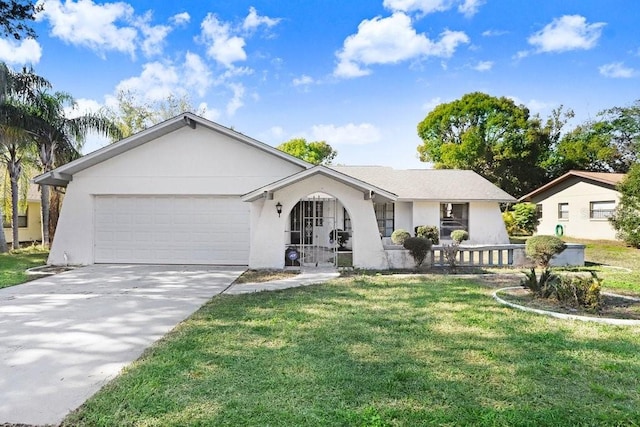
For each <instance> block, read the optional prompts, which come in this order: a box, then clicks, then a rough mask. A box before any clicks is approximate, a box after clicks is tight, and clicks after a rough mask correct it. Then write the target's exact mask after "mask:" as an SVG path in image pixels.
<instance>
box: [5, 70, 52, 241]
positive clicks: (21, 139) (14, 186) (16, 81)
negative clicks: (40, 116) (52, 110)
mask: <svg viewBox="0 0 640 427" xmlns="http://www.w3.org/2000/svg"><path fill="white" fill-rule="evenodd" d="M0 68H1V69H0V75H1V76H2V78H1V79H0V81H1V82H2V83H3V85H2V88H1V90H0V93H1V95H0V100H1V103H0V162H2V164H4V166H5V167H6V169H7V172H8V175H9V181H10V187H11V228H12V239H13V248H14V249H17V248H19V246H20V240H19V238H18V231H19V230H18V227H19V224H18V213H19V201H20V194H19V180H20V179H21V178H23V171H24V166H25V163H27V164H28V163H30V161H31V160H32V159H33V156H32V154H33V152H34V151H33V150H32V148H33V144H32V142H33V140H32V137H31V135H30V134H29V131H28V129H30V128H31V127H32V126H34V125H35V119H34V118H33V117H32V116H31V115H30V114H29V111H28V110H29V103H30V102H32V101H33V99H34V94H35V91H36V90H38V89H39V88H41V87H45V86H47V85H48V84H49V82H48V81H47V80H45V79H44V78H42V77H40V76H37V75H36V74H34V73H33V71H32V70H26V69H24V70H23V71H22V72H20V73H16V72H13V71H12V70H10V69H9V68H7V67H6V65H4V64H2V65H1V66H0ZM0 213H1V212H0ZM2 240H3V241H4V233H2ZM4 243H5V246H6V242H4ZM0 246H2V242H0Z"/></svg>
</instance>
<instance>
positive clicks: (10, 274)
mask: <svg viewBox="0 0 640 427" xmlns="http://www.w3.org/2000/svg"><path fill="white" fill-rule="evenodd" d="M47 255H48V251H46V250H43V249H38V248H28V249H23V250H18V251H16V252H14V253H6V254H0V289H1V288H6V287H8V286H13V285H17V284H20V283H24V282H26V281H28V280H31V279H33V278H35V276H29V275H27V274H26V273H25V270H26V269H27V268H31V267H36V266H39V265H44V264H46V262H47Z"/></svg>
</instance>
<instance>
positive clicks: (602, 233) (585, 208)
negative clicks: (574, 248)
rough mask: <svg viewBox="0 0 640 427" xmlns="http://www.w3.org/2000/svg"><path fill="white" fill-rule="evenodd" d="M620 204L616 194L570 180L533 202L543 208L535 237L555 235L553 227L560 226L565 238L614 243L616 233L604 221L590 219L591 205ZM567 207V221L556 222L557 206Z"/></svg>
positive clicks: (599, 187) (609, 190)
mask: <svg viewBox="0 0 640 427" xmlns="http://www.w3.org/2000/svg"><path fill="white" fill-rule="evenodd" d="M608 200H614V201H615V202H616V204H617V203H618V201H619V200H620V193H618V192H617V191H616V190H614V189H611V188H607V187H603V186H600V185H596V184H592V183H590V182H585V181H581V180H580V179H578V178H570V179H568V180H567V181H565V182H564V183H560V184H559V185H557V186H555V187H554V188H552V189H550V190H549V191H546V192H544V193H542V194H540V195H538V196H536V197H535V198H533V200H532V202H533V203H536V204H541V205H542V219H541V220H540V224H539V225H538V229H537V234H555V231H556V226H557V225H562V227H563V229H564V235H565V236H571V237H577V238H582V239H604V240H615V239H616V233H615V230H614V229H613V227H612V226H611V224H610V223H609V221H608V220H607V219H591V218H590V217H589V209H590V202H603V201H608ZM559 203H568V204H569V218H568V219H559V218H558V204H559Z"/></svg>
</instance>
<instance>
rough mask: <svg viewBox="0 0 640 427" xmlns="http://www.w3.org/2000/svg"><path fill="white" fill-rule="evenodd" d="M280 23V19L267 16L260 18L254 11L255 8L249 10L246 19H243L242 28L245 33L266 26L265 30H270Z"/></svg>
mask: <svg viewBox="0 0 640 427" xmlns="http://www.w3.org/2000/svg"><path fill="white" fill-rule="evenodd" d="M279 22H280V18H269V17H268V16H260V15H258V12H257V11H256V8H255V7H253V6H252V7H250V8H249V14H248V15H247V17H246V18H244V22H243V23H242V28H243V29H244V30H245V31H249V32H251V31H254V30H255V29H257V28H258V27H260V26H261V25H264V26H266V27H267V28H271V27H273V26H275V25H277V24H278V23H279Z"/></svg>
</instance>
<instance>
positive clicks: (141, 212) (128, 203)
mask: <svg viewBox="0 0 640 427" xmlns="http://www.w3.org/2000/svg"><path fill="white" fill-rule="evenodd" d="M94 224H95V234H94V236H95V249H94V261H95V262H96V263H137V264H228V265H247V264H248V263H249V206H248V204H247V203H243V202H242V201H241V200H240V198H238V197H208V196H202V197H199V196H96V198H95V220H94Z"/></svg>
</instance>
